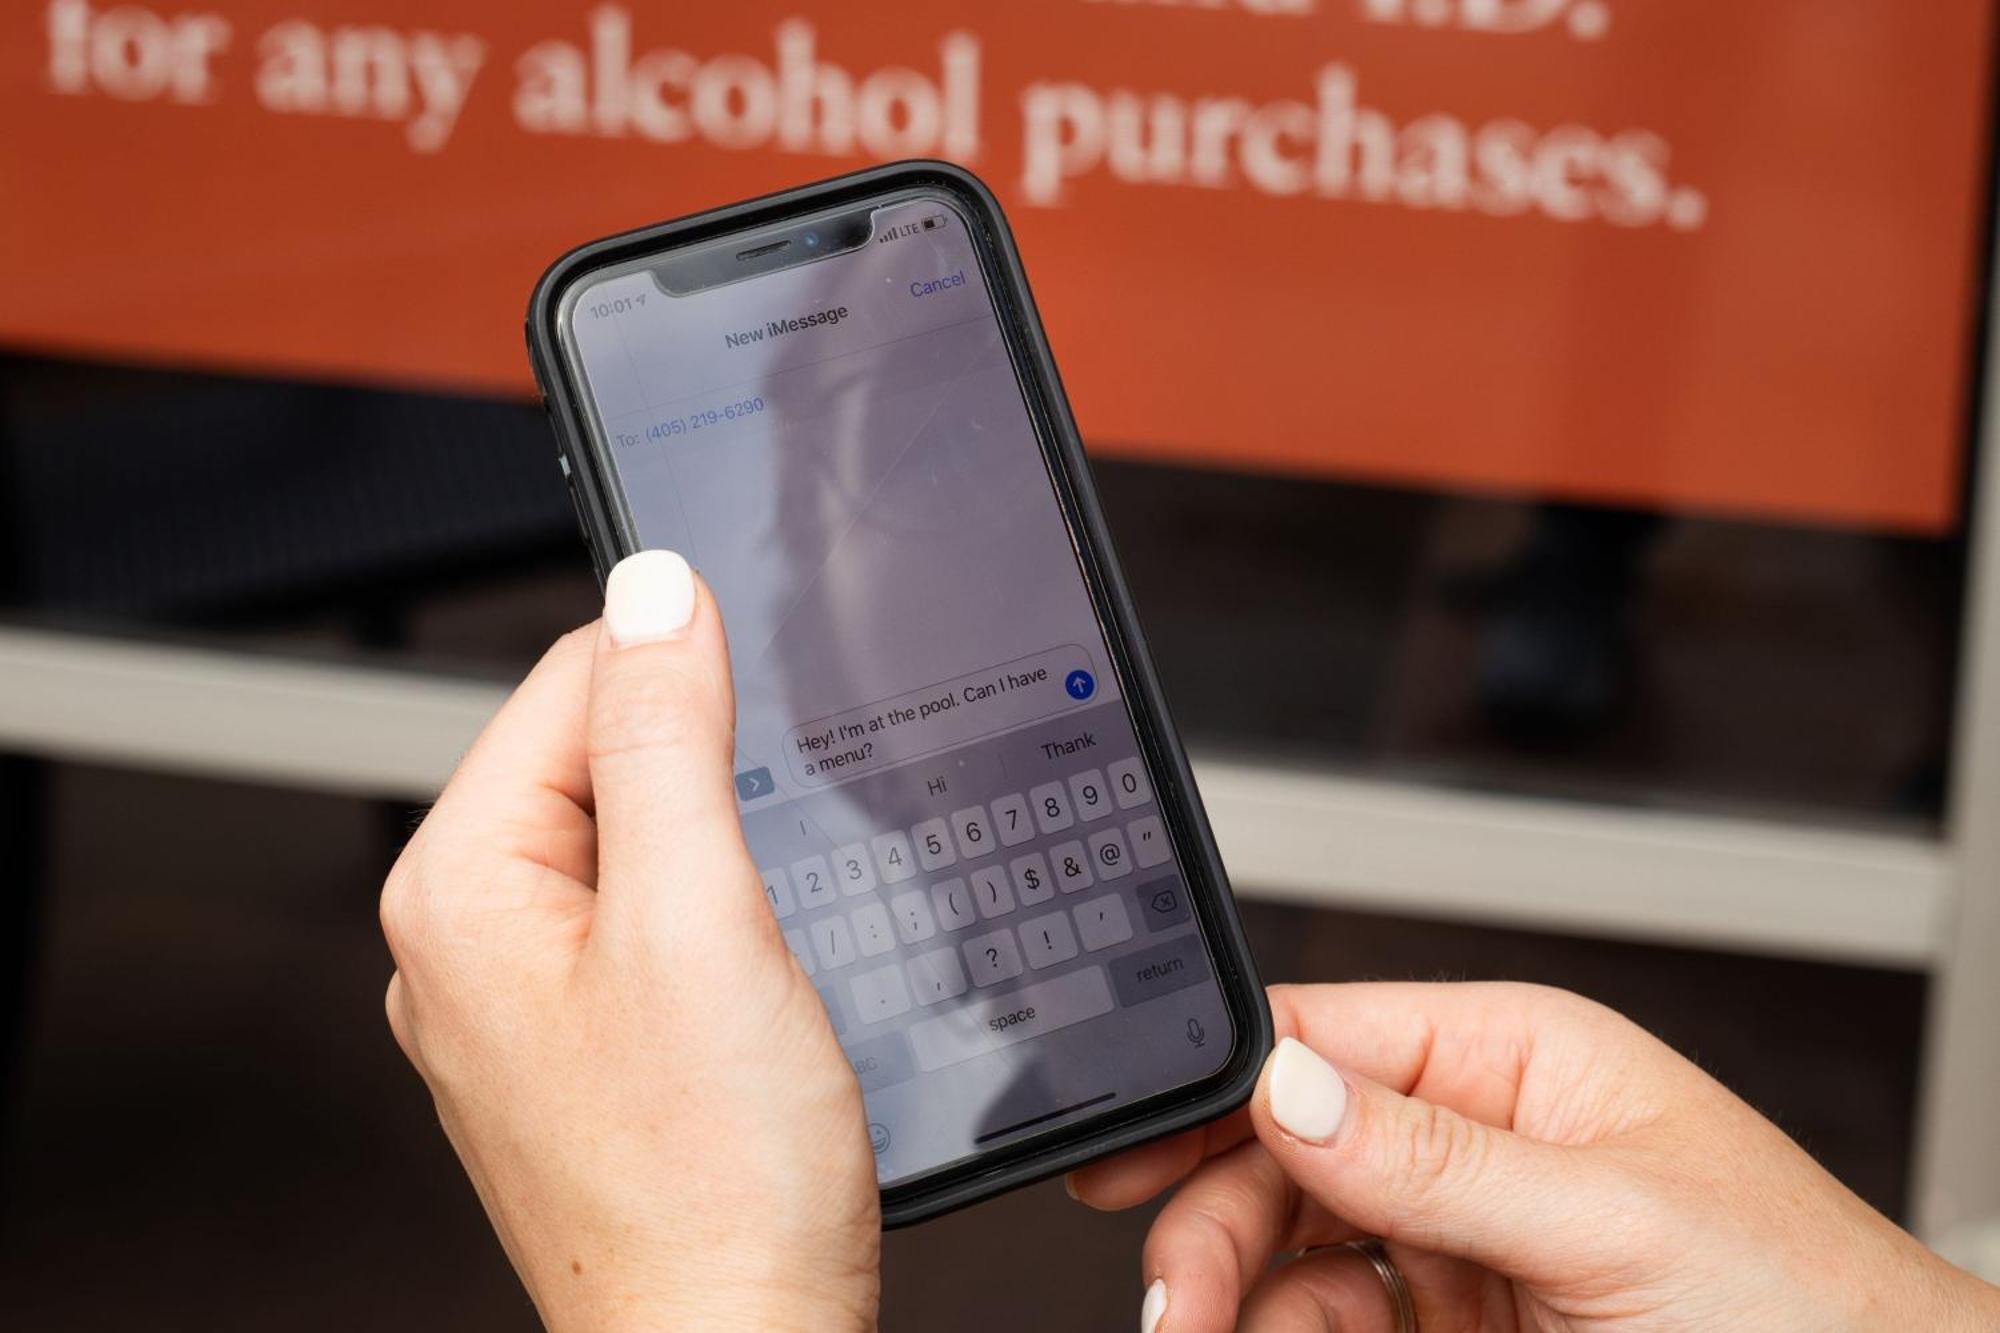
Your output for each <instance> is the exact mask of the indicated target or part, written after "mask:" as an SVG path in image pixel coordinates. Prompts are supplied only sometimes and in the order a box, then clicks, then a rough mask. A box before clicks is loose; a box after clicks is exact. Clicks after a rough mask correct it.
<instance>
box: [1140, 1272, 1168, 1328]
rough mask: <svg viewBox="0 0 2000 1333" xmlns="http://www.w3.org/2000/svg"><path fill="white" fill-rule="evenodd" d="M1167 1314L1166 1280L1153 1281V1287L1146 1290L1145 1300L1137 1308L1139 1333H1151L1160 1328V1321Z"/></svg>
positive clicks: (1156, 1279) (1161, 1278) (1159, 1278)
mask: <svg viewBox="0 0 2000 1333" xmlns="http://www.w3.org/2000/svg"><path fill="white" fill-rule="evenodd" d="M1166 1313H1167V1280H1166V1279H1165V1278H1163V1277H1156V1278H1154V1279H1153V1285H1152V1286H1150V1287H1148V1288H1146V1299H1145V1302H1144V1303H1143V1304H1141V1305H1140V1306H1139V1333H1153V1330H1154V1329H1156V1328H1158V1327H1159V1326H1160V1320H1161V1319H1163V1318H1164V1317H1165V1316H1166Z"/></svg>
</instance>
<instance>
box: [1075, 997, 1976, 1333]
mask: <svg viewBox="0 0 2000 1333" xmlns="http://www.w3.org/2000/svg"><path fill="white" fill-rule="evenodd" d="M1271 1007H1272V1012H1273V1017H1274V1018H1275V1020H1276V1023H1277V1030H1278V1034H1279V1035H1280V1036H1281V1037H1284V1038H1286V1040H1285V1041H1283V1042H1281V1044H1280V1046H1279V1049H1278V1050H1277V1052H1276V1053H1275V1054H1274V1055H1273V1056H1272V1058H1271V1060H1270V1062H1269V1063H1268V1064H1267V1065H1266V1066H1265V1069H1264V1073H1263V1077H1262V1078H1261V1080H1260V1081H1259V1083H1258V1085H1257V1090H1256V1093H1255V1094H1254V1096H1253V1098H1252V1100H1251V1103H1250V1106H1249V1107H1248V1108H1247V1110H1246V1111H1244V1112H1240V1113H1238V1114H1237V1115H1236V1116H1233V1117H1231V1118H1230V1119H1228V1120H1225V1121H1222V1122H1220V1123H1218V1124H1216V1125H1212V1126H1210V1127H1208V1128H1207V1129H1205V1130H1201V1131H1196V1132H1194V1133H1191V1134H1188V1135H1184V1136H1181V1137H1179V1138H1176V1139H1170V1140H1167V1141H1164V1142H1161V1143H1157V1144H1153V1145H1150V1146H1148V1147H1145V1148H1141V1149H1138V1150H1136V1151H1134V1152H1132V1153H1129V1154H1127V1155H1125V1156H1123V1157H1120V1158H1117V1159H1114V1160H1112V1161H1108V1162H1102V1163H1099V1164H1097V1165H1096V1166H1092V1167H1089V1168H1086V1169H1084V1170H1082V1171H1079V1172H1077V1173H1075V1174H1074V1175H1073V1176H1072V1177H1071V1180H1070V1188H1071V1192H1072V1193H1074V1194H1075V1195H1076V1196H1077V1197H1079V1198H1080V1199H1082V1200H1083V1201H1084V1202H1086V1203H1090V1204H1092V1205H1094V1206H1096V1207H1099V1208H1125V1207H1129V1206H1131V1205H1133V1204H1137V1203H1140V1202H1142V1201H1144V1200H1146V1199H1149V1198H1151V1197H1153V1196H1154V1195H1156V1194H1158V1193H1159V1192H1160V1191H1162V1190H1164V1189H1166V1188H1167V1187H1169V1186H1170V1185H1173V1184H1175V1183H1176V1182H1180V1188H1179V1190H1178V1191H1177V1192H1176V1193H1175V1195H1174V1197H1173V1198H1172V1200H1171V1201H1169V1202H1168V1204H1167V1206H1166V1207H1165V1209H1164V1210H1162V1212H1161V1213H1160V1216H1159V1218H1158V1219H1157V1220H1156V1221H1155V1222H1154V1224H1153V1229H1152V1232H1151V1234H1150V1235H1149V1236H1148V1238H1147V1241H1146V1252H1145V1273H1144V1275H1145V1278H1146V1280H1147V1282H1148V1283H1149V1284H1151V1285H1150V1286H1149V1289H1148V1292H1147V1299H1146V1309H1145V1311H1144V1314H1143V1317H1142V1318H1143V1321H1144V1327H1145V1329H1146V1333H1208V1331H1209V1330H1216V1331H1218V1333H1219V1331H1221V1330H1227V1329H1233V1328H1238V1327H1241V1328H1244V1329H1248V1330H1262V1329H1286V1330H1291V1329H1322V1328H1324V1329H1338V1330H1341V1333H1387V1330H1389V1329H1390V1328H1392V1327H1393V1323H1392V1319H1391V1314H1390V1310H1389V1305H1388V1301H1387V1297H1386V1295H1385V1293H1384V1291H1383V1289H1382V1286H1381V1283H1380V1280H1379V1279H1378V1278H1377V1277H1376V1275H1375V1273H1374V1272H1373V1270H1372V1269H1370V1268H1369V1267H1368V1266H1367V1265H1366V1263H1365V1262H1364V1261H1363V1260H1362V1259H1361V1258H1360V1257H1359V1256H1357V1255H1355V1254H1354V1253H1353V1252H1352V1251H1350V1250H1346V1249H1341V1248H1333V1249H1318V1250H1316V1249H1315V1247H1321V1246H1337V1245H1338V1243H1339V1242H1342V1241H1345V1240H1349V1239H1352V1238H1355V1237H1358V1236H1363V1235H1373V1236H1379V1237H1382V1238H1384V1239H1385V1240H1386V1241H1387V1242H1388V1250H1389V1254H1390V1256H1391V1258H1392V1259H1393V1260H1394V1261H1395V1263H1396V1264H1397V1265H1398V1267H1400V1268H1401V1269H1402V1271H1403V1273H1404V1274H1405V1276H1406V1278H1407V1280H1408V1283H1409V1286H1410V1288H1411V1291H1412V1293H1413V1295H1414V1297H1415V1301H1416V1308H1417V1316H1418V1322H1419V1324H1420V1325H1421V1327H1422V1329H1423V1333H1473V1330H1479V1331H1481V1333H1485V1331H1487V1330H1494V1331H1500V1330H1515V1329H1520V1330H1530V1329H1532V1330H1556V1329H1563V1330H1586V1329H1587V1330H1601V1331H1602V1333H1614V1331H1615V1333H1670V1331H1671V1333H1680V1331H1682V1330H1686V1331H1688V1333H1693V1331H1694V1330H1704V1331H1706V1330H1738V1329H1756V1330H1758V1333H1847V1331H1850V1330H1851V1331H1853V1333H1860V1331H1861V1330H1882V1331H1883V1333H1891V1331H1894V1333H1903V1331H1904V1330H1913V1329H1924V1330H1931V1331H1935V1333H1945V1331H1946V1330H1958V1329H1964V1330H1968V1331H1969V1330H1973V1329H1987V1330H1990V1329H1995V1328H2000V1291H1996V1289H1994V1288H1992V1287H1989V1286H1987V1285H1985V1284H1984V1283H1980V1282H1978V1281H1976V1280H1974V1279H1972V1278H1971V1277H1969V1276H1967V1275H1966V1274H1964V1273H1962V1272H1960V1271H1959V1270H1957V1269H1954V1268H1952V1267H1951V1266H1950V1265H1948V1264H1946V1263H1944V1262H1943V1261H1942V1260H1940V1259H1938V1258H1937V1257H1936V1256H1935V1255H1933V1254H1931V1253H1930V1252H1929V1251H1928V1250H1926V1249H1924V1248H1923V1247H1922V1246H1921V1245H1919V1244H1918V1243H1917V1242H1916V1241H1915V1240H1913V1239H1912V1238H1911V1237H1909V1236H1908V1235H1906V1234H1904V1233H1903V1232H1902V1231H1900V1230H1898V1229H1897V1228H1896V1227H1895V1226H1893V1225H1891V1224H1890V1223H1889V1221H1888V1220H1887V1219H1886V1218H1884V1217H1882V1216H1881V1215H1880V1214H1879V1213H1876V1212H1875V1211H1874V1210H1872V1209H1870V1208H1869V1207H1868V1206H1867V1205H1866V1204H1864V1203H1863V1202H1862V1201H1861V1200H1860V1199H1858V1198H1856V1197H1855V1196H1854V1195H1853V1194H1852V1193H1850V1192H1849V1191H1848V1190H1847V1189H1845V1188H1844V1187H1843V1186H1842V1185H1841V1184H1840V1183H1839V1182H1838V1181H1836V1180H1835V1179H1834V1178H1833V1177H1832V1176H1830V1175H1828V1174H1827V1173H1826V1172H1825V1171H1824V1170H1822V1169H1821V1168H1820V1166H1819V1165H1818V1164H1817V1163H1816V1162H1814V1161H1813V1160H1812V1159H1811V1158H1810V1157H1808V1156H1807V1155H1806V1154H1805V1153H1804V1152H1803V1151H1801V1150H1800V1149H1799V1148H1798V1147H1797V1145H1795V1144H1793V1143H1792V1142H1791V1140H1789V1139H1787V1138H1786V1137H1785V1136H1784V1135H1783V1134H1782V1133H1780V1132H1779V1131H1778V1130H1777V1128H1776V1127H1775V1126H1773V1125H1772V1124H1771V1123H1770V1122H1769V1121H1767V1120H1765V1119H1764V1118H1763V1117H1761V1116H1759V1115H1758V1114H1757V1113H1756V1112H1754V1111H1752V1110H1751V1109H1750V1108H1749V1107H1748V1106H1746V1105H1744V1104H1743V1103H1742V1102H1741V1101H1739V1100H1738V1099H1737V1098H1736V1097H1734V1096H1732V1095H1731V1094H1730V1093H1729V1092H1728V1091H1727V1090H1726V1089H1725V1088H1723V1087H1722V1086H1721V1085H1720V1084H1718V1083H1716V1082H1715V1081H1714V1080H1713V1079H1711V1078H1709V1077H1708V1076H1707V1075H1706V1074H1704V1073H1702V1072H1701V1071H1700V1070H1699V1069H1697V1068H1695V1066H1693V1065H1692V1064H1690V1063H1688V1062H1687V1061H1686V1060H1684V1059H1682V1058H1681V1057H1680V1056H1678V1055H1676V1054H1675V1053H1674V1052H1673V1051H1671V1050H1670V1049H1668V1048H1667V1047H1666V1046H1665V1045H1663V1044H1661V1043H1660V1042H1658V1041H1656V1040H1654V1039H1653V1038H1652V1037H1650V1036H1648V1035H1647V1034H1646V1033H1645V1032H1643V1031H1641V1030H1640V1029H1639V1028H1638V1027H1636V1026H1634V1025H1633V1024H1631V1023H1629V1022H1627V1021H1625V1020H1624V1019H1622V1018H1620V1017H1618V1016H1617V1015H1616V1014H1614V1013H1612V1012H1610V1011H1609V1010H1607V1009H1603V1008H1601V1007H1599V1006H1597V1005H1594V1004H1591V1003H1589V1002H1588V1001H1585V1000H1581V999H1578V998H1577V997H1575V996H1571V995H1566V994H1563V993H1561V992H1558V991H1550V990H1544V989H1540V988H1536V987H1527V986H1507V985H1456V986H1452V985H1440V986H1423V985H1361V986H1309V987H1275V988H1273V990H1272V992H1271ZM1315 1052H1317V1054H1315ZM1322 1057H1325V1058H1324V1059H1322ZM1329 1062H1331V1063H1329ZM1293 1251H1306V1253H1305V1254H1303V1255H1302V1256H1301V1257H1298V1258H1295V1259H1291V1260H1290V1261H1289V1262H1286V1263H1283V1264H1282V1265H1281V1266H1279V1267H1276V1268H1271V1267H1270V1265H1271V1264H1272V1261H1273V1260H1274V1259H1277V1258H1280V1257H1282V1256H1285V1255H1287V1254H1289V1253H1290V1252H1293Z"/></svg>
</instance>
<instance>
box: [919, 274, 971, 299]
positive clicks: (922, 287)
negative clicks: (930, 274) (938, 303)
mask: <svg viewBox="0 0 2000 1333" xmlns="http://www.w3.org/2000/svg"><path fill="white" fill-rule="evenodd" d="M964 285H965V270H964V269H960V270H959V271H958V272H956V273H947V274H945V275H944V276H943V277H942V278H926V279H925V280H924V281H922V282H913V283H911V284H910V295H912V296H918V297H922V296H935V295H937V294H938V293H939V292H941V291H945V290H946V289H948V288H952V287H963V286H964Z"/></svg>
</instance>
